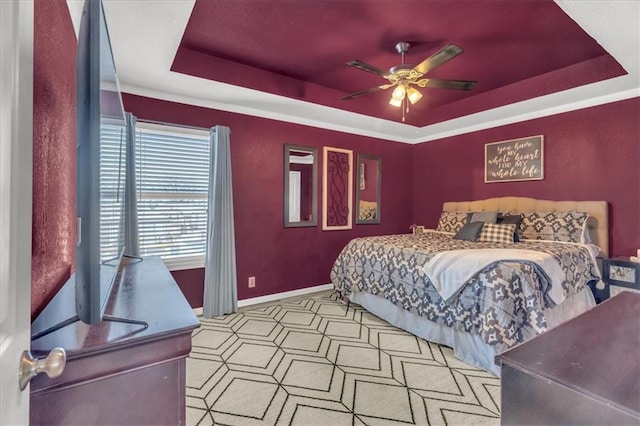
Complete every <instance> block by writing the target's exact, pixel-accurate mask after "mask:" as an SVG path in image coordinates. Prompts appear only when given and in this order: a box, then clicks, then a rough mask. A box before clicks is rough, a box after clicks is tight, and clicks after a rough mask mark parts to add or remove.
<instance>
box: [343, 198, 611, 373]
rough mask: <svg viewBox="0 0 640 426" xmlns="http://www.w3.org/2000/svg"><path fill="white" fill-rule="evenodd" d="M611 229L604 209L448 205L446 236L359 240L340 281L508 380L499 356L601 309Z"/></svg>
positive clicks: (380, 311)
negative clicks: (602, 264)
mask: <svg viewBox="0 0 640 426" xmlns="http://www.w3.org/2000/svg"><path fill="white" fill-rule="evenodd" d="M478 222H482V223H480V224H479V223H478ZM463 228H464V229H463ZM469 229H471V234H473V233H474V232H475V236H474V235H471V236H470V235H469ZM607 229H608V220H607V203H606V202H604V201H594V202H591V201H578V202H576V201H548V200H536V199H533V198H525V197H502V198H491V199H486V200H479V201H472V202H447V203H444V205H443V213H442V214H441V216H440V220H439V223H438V227H437V228H436V230H427V231H425V232H422V233H414V234H404V235H386V236H377V237H365V238H356V239H354V240H352V241H351V242H349V243H348V244H347V246H346V247H345V248H344V249H343V250H342V252H341V254H340V255H339V256H338V259H337V260H336V262H335V264H334V266H333V268H332V272H331V280H332V282H333V285H334V288H335V290H336V292H337V294H338V295H339V297H341V298H344V299H348V300H350V301H351V302H354V303H357V304H359V305H361V306H363V307H364V308H365V309H367V310H368V311H369V312H371V313H373V314H374V315H376V316H378V317H380V318H383V319H384V320H386V321H387V322H389V323H391V324H393V325H395V326H398V327H400V328H402V329H404V330H407V331H409V332H411V333H413V334H415V335H417V336H419V337H421V338H424V339H426V340H429V341H432V342H435V343H439V344H444V345H447V346H450V347H452V348H453V351H454V354H455V356H456V357H457V358H459V359H460V360H462V361H465V362H467V363H469V364H471V365H474V366H477V367H480V368H482V369H485V370H487V371H491V372H493V373H495V374H496V375H500V367H499V366H498V365H496V364H495V362H494V359H495V356H496V355H498V354H500V353H502V352H504V351H506V350H508V349H510V348H511V347H513V346H515V345H517V344H519V343H522V342H524V341H526V340H529V339H531V338H532V337H534V336H536V335H538V334H540V333H543V332H545V331H547V330H549V329H551V328H553V327H555V326H557V325H559V324H561V323H563V322H565V321H567V320H569V319H571V318H573V317H575V316H577V315H580V314H581V313H583V312H585V311H587V310H589V309H591V308H592V307H593V306H594V305H595V302H594V299H593V295H592V293H591V290H590V288H589V286H588V285H589V284H591V283H593V282H597V281H598V280H599V279H600V273H599V270H598V267H597V263H596V256H597V255H598V254H599V255H600V256H606V254H607V248H608V234H607ZM515 241H518V242H515Z"/></svg>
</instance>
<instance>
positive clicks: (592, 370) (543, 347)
mask: <svg viewBox="0 0 640 426" xmlns="http://www.w3.org/2000/svg"><path fill="white" fill-rule="evenodd" d="M497 359H498V360H499V361H500V362H501V363H502V378H501V386H502V387H501V395H502V397H501V398H502V424H506V425H515V424H520V425H524V424H526V425H536V424H538V425H560V424H562V425H578V424H579V425H614V424H615V425H627V424H628V425H639V424H640V294H636V293H631V292H622V293H621V294H619V295H618V296H616V297H614V298H612V299H609V300H607V301H605V302H603V303H601V304H599V305H598V306H596V307H595V308H593V309H592V310H590V311H588V312H586V313H584V314H583V315H580V316H579V317H576V318H574V319H572V320H571V321H568V322H566V323H564V324H562V325H560V326H559V327H557V328H555V329H553V330H550V331H548V332H546V333H544V334H542V335H540V336H538V337H536V338H534V339H532V340H530V341H528V342H526V343H524V344H522V345H520V346H517V347H515V348H513V349H511V350H510V351H508V352H505V353H504V354H502V355H499V356H498V357H497Z"/></svg>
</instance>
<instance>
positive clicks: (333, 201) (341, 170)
mask: <svg viewBox="0 0 640 426" xmlns="http://www.w3.org/2000/svg"><path fill="white" fill-rule="evenodd" d="M323 153H324V155H323V165H322V229H323V230H325V231H337V230H341V229H351V215H352V207H353V185H352V182H353V151H351V150H349V149H340V148H331V147H327V146H325V147H324V149H323Z"/></svg>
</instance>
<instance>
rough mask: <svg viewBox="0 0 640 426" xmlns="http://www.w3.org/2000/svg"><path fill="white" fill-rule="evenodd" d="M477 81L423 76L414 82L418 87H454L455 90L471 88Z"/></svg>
mask: <svg viewBox="0 0 640 426" xmlns="http://www.w3.org/2000/svg"><path fill="white" fill-rule="evenodd" d="M476 83H477V81H469V80H441V79H439V78H423V79H422V80H420V81H418V82H417V83H416V84H417V85H418V86H420V87H429V88H435V89H455V90H472V89H473V88H474V87H476Z"/></svg>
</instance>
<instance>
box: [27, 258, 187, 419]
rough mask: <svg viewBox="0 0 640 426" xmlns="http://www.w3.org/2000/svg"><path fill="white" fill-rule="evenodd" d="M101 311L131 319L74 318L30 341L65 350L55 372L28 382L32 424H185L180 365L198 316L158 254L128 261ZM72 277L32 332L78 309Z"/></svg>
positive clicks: (40, 347)
mask: <svg viewBox="0 0 640 426" xmlns="http://www.w3.org/2000/svg"><path fill="white" fill-rule="evenodd" d="M123 262H124V263H126V264H125V265H124V266H123V268H122V270H121V272H120V273H119V275H118V277H117V278H116V282H115V283H114V287H113V290H112V294H111V297H110V299H109V302H108V305H107V308H106V312H105V313H106V314H109V315H112V316H115V317H123V318H129V319H134V320H139V321H145V322H147V323H148V324H149V326H148V328H146V329H145V328H144V326H140V325H136V324H123V323H118V322H106V321H103V322H101V323H99V324H94V325H87V324H84V323H82V322H76V323H74V324H71V325H68V326H66V327H64V328H62V329H60V330H57V331H55V332H53V333H51V334H48V335H46V336H43V337H41V338H39V339H36V340H34V341H32V343H31V348H32V352H33V353H34V355H35V356H37V355H38V354H39V353H46V352H49V351H50V350H51V349H52V348H54V347H56V346H59V347H62V348H63V349H65V351H66V352H67V365H66V368H65V370H64V372H63V373H62V375H61V376H60V377H57V378H55V379H49V378H48V377H46V375H44V374H41V375H39V376H37V377H36V378H34V379H33V380H32V382H31V411H30V419H31V420H30V422H31V424H32V425H39V424H46V425H56V424H60V425H62V424H64V425H71V424H73V425H80V424H82V425H106V424H109V425H116V424H123V425H124V424H126V425H163V424H167V425H168V424H171V425H182V424H184V423H185V366H186V357H187V355H188V354H189V352H190V351H191V332H192V331H193V330H194V329H195V328H197V327H198V326H199V321H198V319H197V317H196V316H195V314H194V313H193V311H192V309H191V307H190V306H189V304H188V303H187V301H186V300H185V298H184V296H183V295H182V293H181V291H180V289H179V288H178V286H177V284H176V283H175V281H174V280H173V278H172V276H171V274H170V273H169V271H168V270H167V268H166V267H165V265H164V263H163V262H162V260H161V259H160V258H153V257H151V258H145V259H144V260H143V261H139V260H128V261H123ZM74 291H75V289H74V285H73V282H72V281H71V282H70V283H67V285H65V287H63V289H62V290H61V291H60V292H59V293H58V295H56V297H55V298H54V300H53V301H52V302H51V303H50V304H49V305H48V306H47V308H45V310H44V311H43V312H42V314H41V315H40V316H39V317H38V318H37V319H36V321H34V323H33V324H32V335H35V334H36V333H37V332H39V331H42V330H45V329H47V328H49V327H50V326H52V325H54V324H56V323H58V322H60V321H63V320H65V319H67V318H69V317H72V316H73V315H74V314H75V308H74V302H73V301H74V293H73V292H74Z"/></svg>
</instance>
